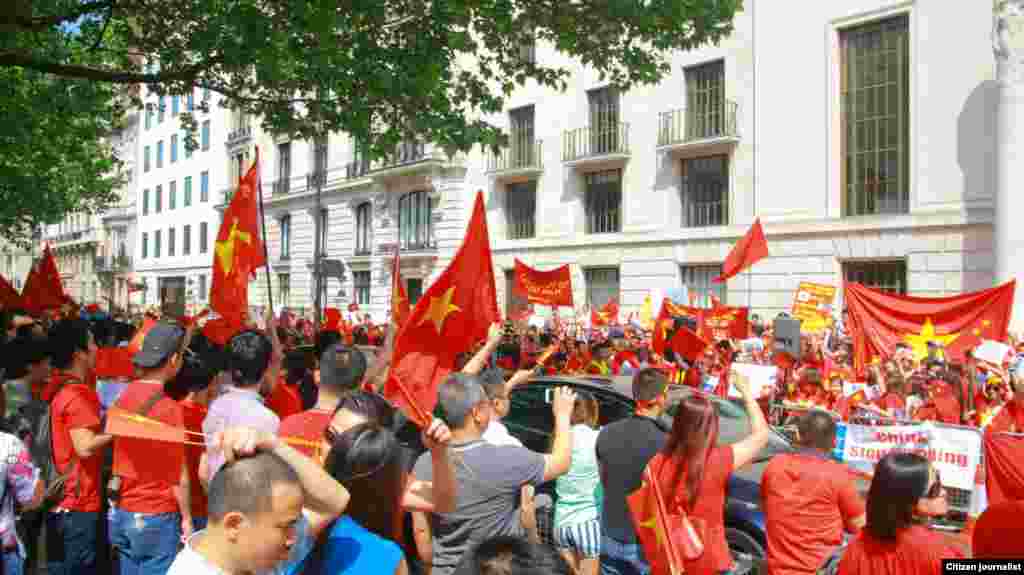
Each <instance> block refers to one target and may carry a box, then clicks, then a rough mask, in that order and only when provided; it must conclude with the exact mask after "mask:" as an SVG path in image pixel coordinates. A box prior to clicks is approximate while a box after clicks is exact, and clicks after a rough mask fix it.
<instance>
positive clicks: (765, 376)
mask: <svg viewBox="0 0 1024 575" xmlns="http://www.w3.org/2000/svg"><path fill="white" fill-rule="evenodd" d="M732 369H733V371H736V372H738V373H739V374H741V375H745V376H747V379H749V380H750V393H751V395H753V396H754V397H755V398H758V397H762V396H764V395H767V394H769V393H771V390H773V389H775V381H776V379H778V377H779V368H777V367H775V366H774V365H758V364H753V363H734V364H732ZM729 397H741V396H740V391H739V390H738V389H736V385H735V384H734V383H733V382H732V381H731V380H730V382H729Z"/></svg>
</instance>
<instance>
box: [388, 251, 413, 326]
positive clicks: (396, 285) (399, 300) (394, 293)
mask: <svg viewBox="0 0 1024 575" xmlns="http://www.w3.org/2000/svg"><path fill="white" fill-rule="evenodd" d="M401 272H402V268H401V265H400V264H399V261H398V250H397V249H396V250H395V257H394V259H393V260H392V261H391V323H392V324H393V325H394V328H395V329H396V330H397V329H401V328H402V326H403V325H405V320H406V318H408V317H409V313H410V312H409V296H407V295H406V294H405V286H403V285H402V273H401Z"/></svg>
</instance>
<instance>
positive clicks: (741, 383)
mask: <svg viewBox="0 0 1024 575" xmlns="http://www.w3.org/2000/svg"><path fill="white" fill-rule="evenodd" d="M729 378H730V381H733V382H735V385H736V389H738V390H739V392H740V394H741V395H742V396H743V404H744V406H746V408H747V416H748V417H750V436H748V437H747V438H745V439H743V440H741V441H739V442H737V443H734V444H732V461H733V465H732V468H733V470H734V471H735V470H737V469H740V468H741V467H743V466H745V465H747V464H748V463H750V462H751V461H753V460H754V458H755V457H757V454H758V452H760V451H761V449H762V448H763V447H764V446H765V444H767V443H768V434H769V433H770V431H769V430H768V422H767V421H766V420H765V418H764V412H762V411H761V406H760V405H758V403H757V398H756V397H754V395H753V394H752V393H751V392H750V379H749V378H748V377H747V376H746V375H743V374H741V373H739V372H738V371H735V370H733V372H732V373H731V374H730V376H729Z"/></svg>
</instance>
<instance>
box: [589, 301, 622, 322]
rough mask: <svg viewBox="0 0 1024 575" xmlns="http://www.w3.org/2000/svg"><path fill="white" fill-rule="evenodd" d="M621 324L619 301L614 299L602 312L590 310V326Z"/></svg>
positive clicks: (605, 305)
mask: <svg viewBox="0 0 1024 575" xmlns="http://www.w3.org/2000/svg"><path fill="white" fill-rule="evenodd" d="M618 322H619V300H618V299H616V298H612V299H611V300H609V301H608V303H606V304H604V307H602V308H601V311H594V310H593V309H591V310H590V325H594V326H601V325H610V324H614V323H618Z"/></svg>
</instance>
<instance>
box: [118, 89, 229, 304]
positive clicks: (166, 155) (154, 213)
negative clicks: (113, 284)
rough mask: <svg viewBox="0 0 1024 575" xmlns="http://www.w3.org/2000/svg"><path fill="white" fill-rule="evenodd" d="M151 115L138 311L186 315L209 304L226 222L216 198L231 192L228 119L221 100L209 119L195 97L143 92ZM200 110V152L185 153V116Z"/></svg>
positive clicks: (144, 134)
mask: <svg viewBox="0 0 1024 575" xmlns="http://www.w3.org/2000/svg"><path fill="white" fill-rule="evenodd" d="M142 95H143V102H144V103H145V105H146V109H145V110H144V111H143V112H142V114H141V116H142V118H141V122H140V123H141V126H142V127H141V129H140V132H139V143H138V149H137V153H138V168H137V170H136V171H137V172H138V185H137V188H136V196H135V199H134V203H135V211H136V229H137V234H136V237H135V242H134V246H133V249H132V252H131V253H132V254H133V258H134V268H135V275H134V280H133V281H134V283H135V284H136V285H138V286H139V287H141V288H142V289H140V290H139V291H137V292H134V293H133V294H132V297H131V304H132V306H133V308H137V307H139V306H141V307H145V308H148V307H151V306H155V307H160V308H162V309H163V310H164V311H165V312H166V313H170V314H173V315H181V314H184V313H192V312H194V311H195V310H196V309H198V308H201V307H204V306H205V305H206V302H207V301H208V296H209V285H210V277H211V263H212V261H213V243H214V240H215V239H216V235H217V226H218V225H219V222H220V219H219V215H218V212H217V210H216V209H215V205H216V203H217V198H218V196H217V193H218V191H220V190H223V189H224V188H225V187H226V185H227V177H228V176H227V173H226V171H225V169H224V167H225V166H224V162H223V161H222V159H223V157H224V148H223V145H224V138H225V133H226V129H227V128H226V122H227V115H226V113H225V112H224V111H223V110H221V109H220V108H219V107H218V105H217V103H216V102H215V101H210V102H209V107H210V110H209V111H208V112H202V111H200V109H199V106H198V102H199V99H200V98H215V96H211V95H210V94H209V93H208V92H204V91H202V90H199V89H196V90H195V91H194V92H193V93H192V94H182V95H174V96H171V95H168V96H162V97H161V96H158V95H156V94H153V93H151V92H149V91H148V90H146V89H145V88H144V89H143V93H142ZM186 110H193V111H194V113H195V115H196V121H197V123H198V132H197V133H196V134H195V135H194V136H195V138H196V140H197V142H198V149H196V150H193V151H191V152H190V151H188V150H186V147H185V137H186V135H185V133H184V132H183V131H182V127H181V123H180V118H179V117H178V115H179V114H181V113H183V112H185V111H186Z"/></svg>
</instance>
